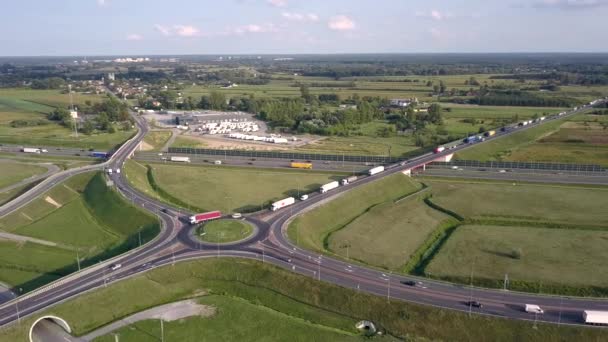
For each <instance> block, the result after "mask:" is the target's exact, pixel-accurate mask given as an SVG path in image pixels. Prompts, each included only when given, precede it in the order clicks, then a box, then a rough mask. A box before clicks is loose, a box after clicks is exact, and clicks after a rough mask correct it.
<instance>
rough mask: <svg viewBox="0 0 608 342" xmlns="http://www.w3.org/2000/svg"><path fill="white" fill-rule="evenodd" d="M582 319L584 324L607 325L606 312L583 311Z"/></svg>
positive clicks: (607, 312) (607, 313)
mask: <svg viewBox="0 0 608 342" xmlns="http://www.w3.org/2000/svg"><path fill="white" fill-rule="evenodd" d="M583 319H584V320H585V324H597V325H607V324H608V311H593V310H585V311H583Z"/></svg>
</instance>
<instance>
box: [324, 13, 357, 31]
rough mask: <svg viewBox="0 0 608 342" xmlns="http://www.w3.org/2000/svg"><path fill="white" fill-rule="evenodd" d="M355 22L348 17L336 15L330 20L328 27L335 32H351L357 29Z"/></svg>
mask: <svg viewBox="0 0 608 342" xmlns="http://www.w3.org/2000/svg"><path fill="white" fill-rule="evenodd" d="M355 26H356V24H355V21H354V20H353V19H352V18H350V17H348V16H346V15H336V16H334V17H331V18H330V19H329V22H328V23H327V27H329V28H330V29H331V30H335V31H350V30H354V29H355Z"/></svg>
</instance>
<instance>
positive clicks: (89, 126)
mask: <svg viewBox="0 0 608 342" xmlns="http://www.w3.org/2000/svg"><path fill="white" fill-rule="evenodd" d="M94 129H95V127H93V123H92V122H91V120H87V121H85V122H84V125H83V126H82V133H84V134H87V135H91V133H93V130H94Z"/></svg>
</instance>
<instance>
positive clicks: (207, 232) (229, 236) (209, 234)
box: [197, 220, 253, 243]
mask: <svg viewBox="0 0 608 342" xmlns="http://www.w3.org/2000/svg"><path fill="white" fill-rule="evenodd" d="M251 233H253V227H252V226H251V225H250V224H248V223H246V222H243V221H237V220H218V221H211V222H209V223H205V224H204V225H202V226H201V227H200V228H199V229H198V230H197V235H198V238H199V239H200V240H201V241H205V242H212V243H228V242H235V241H240V240H243V239H245V238H247V237H249V236H250V235H251Z"/></svg>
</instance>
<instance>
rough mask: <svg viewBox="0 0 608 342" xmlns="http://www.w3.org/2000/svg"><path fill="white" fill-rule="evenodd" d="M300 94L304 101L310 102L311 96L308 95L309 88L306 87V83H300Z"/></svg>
mask: <svg viewBox="0 0 608 342" xmlns="http://www.w3.org/2000/svg"><path fill="white" fill-rule="evenodd" d="M300 94H301V96H302V98H303V99H304V102H306V103H310V101H311V100H312V96H311V95H310V88H309V87H308V84H300Z"/></svg>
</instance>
